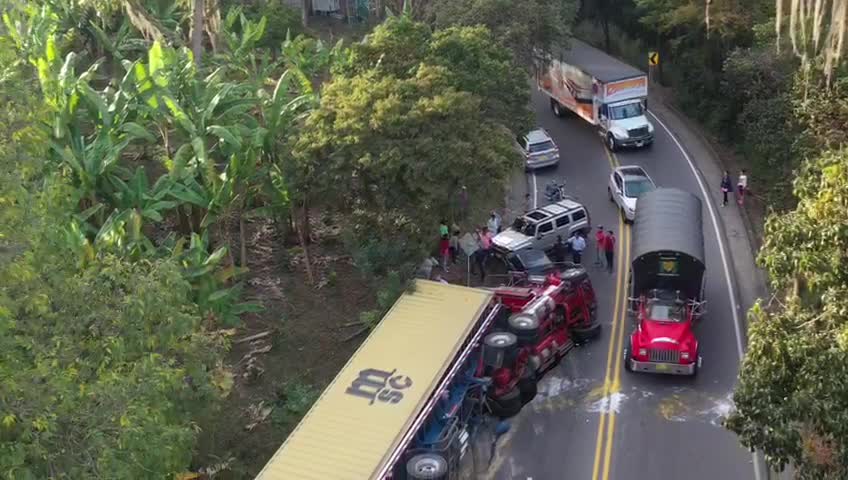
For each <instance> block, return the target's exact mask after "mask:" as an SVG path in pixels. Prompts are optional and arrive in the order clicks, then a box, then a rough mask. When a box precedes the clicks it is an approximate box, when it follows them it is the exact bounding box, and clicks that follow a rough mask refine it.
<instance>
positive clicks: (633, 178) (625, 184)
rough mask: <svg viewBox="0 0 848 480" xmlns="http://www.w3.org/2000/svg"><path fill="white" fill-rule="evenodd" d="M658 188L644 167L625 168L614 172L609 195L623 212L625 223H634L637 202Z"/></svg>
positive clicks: (619, 168)
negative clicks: (642, 196) (643, 195)
mask: <svg viewBox="0 0 848 480" xmlns="http://www.w3.org/2000/svg"><path fill="white" fill-rule="evenodd" d="M656 188H657V186H656V184H654V181H653V180H651V177H649V176H648V173H647V172H645V170H644V169H642V167H636V166H625V167H618V168H616V169H615V170H613V171H612V173H611V174H610V179H609V186H607V193H608V194H609V199H610V201H611V202H613V203H615V204H616V205H617V206H618V208H619V209H620V210H621V215H622V216H623V217H624V221H625V222H632V221H633V219H634V218H636V200H638V199H639V197H640V196H641V195H642V194H644V193H647V192H650V191H652V190H656Z"/></svg>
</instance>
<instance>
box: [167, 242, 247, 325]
mask: <svg viewBox="0 0 848 480" xmlns="http://www.w3.org/2000/svg"><path fill="white" fill-rule="evenodd" d="M226 255H227V247H220V248H218V249H216V250H215V251H213V252H212V253H209V234H208V231H204V232H203V233H202V234H196V233H193V234H192V235H191V239H190V240H189V243H188V246H186V241H185V237H182V238H180V239H179V240H178V241H177V242H176V244H175V245H174V247H173V248H172V249H171V257H172V258H174V259H175V260H176V261H177V262H179V264H180V265H181V266H182V268H183V274H184V276H185V278H186V279H188V281H189V282H190V283H191V285H192V288H193V291H194V295H195V301H196V303H197V305H198V306H199V307H200V309H201V311H202V312H204V313H205V314H206V315H211V316H213V317H214V318H215V320H217V321H218V322H220V323H222V324H223V325H224V326H230V327H231V326H235V325H237V324H238V321H239V315H241V314H243V313H249V312H259V311H262V309H263V308H262V305H261V304H259V303H257V302H239V301H238V300H239V298H240V297H241V293H242V289H243V284H242V283H241V282H237V283H235V284H233V285H230V283H232V282H233V281H234V280H235V279H237V278H238V277H239V276H241V275H242V274H243V273H244V272H245V269H242V268H238V267H235V266H234V265H229V266H223V259H224V258H225V257H226Z"/></svg>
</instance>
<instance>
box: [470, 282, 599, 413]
mask: <svg viewBox="0 0 848 480" xmlns="http://www.w3.org/2000/svg"><path fill="white" fill-rule="evenodd" d="M494 292H495V298H496V301H498V302H500V303H501V304H502V305H503V306H504V307H506V308H504V309H503V312H504V313H503V315H502V316H501V317H500V318H498V319H497V320H496V321H495V325H494V326H493V330H494V331H493V332H492V333H491V334H489V335H488V336H487V337H486V342H487V344H488V345H489V346H490V349H494V348H498V349H499V350H500V351H502V352H503V353H502V354H501V355H500V357H499V358H497V359H494V360H493V361H489V362H488V364H489V365H491V366H492V367H496V368H491V369H490V371H489V372H488V373H489V375H490V376H491V378H492V384H493V387H494V388H493V390H492V391H491V399H492V400H493V402H494V403H495V404H497V405H498V407H497V408H496V409H497V410H498V411H500V412H507V411H509V410H511V409H509V408H501V407H504V406H505V405H510V406H511V405H513V404H512V403H511V399H512V398H514V397H515V395H516V394H517V393H516V391H517V392H518V393H519V394H520V397H521V399H522V401H523V402H524V403H526V402H528V401H530V400H531V399H532V398H533V397H534V396H535V394H536V382H537V380H538V379H539V378H541V376H542V375H543V374H544V372H545V371H546V370H547V369H549V368H550V367H552V366H554V365H556V363H557V361H559V360H560V359H561V358H562V357H563V356H565V354H566V353H568V351H569V350H571V348H573V347H574V346H575V345H577V344H580V343H582V342H585V341H588V340H590V339H592V338H595V337H597V335H598V334H599V333H600V324H599V323H598V322H597V319H596V305H597V302H596V299H595V291H594V289H593V288H592V282H591V280H590V279H589V276H588V274H587V272H586V270H585V269H584V268H583V267H579V266H573V267H571V268H567V269H565V270H562V271H559V272H556V273H551V274H549V275H547V276H539V277H536V276H529V277H527V278H526V279H524V281H522V283H521V284H519V285H518V286H509V287H499V288H495V289H494ZM498 342H499V345H496V343H498ZM513 343H514V348H513V347H512V344H513ZM505 399H510V403H507V401H506V400H505Z"/></svg>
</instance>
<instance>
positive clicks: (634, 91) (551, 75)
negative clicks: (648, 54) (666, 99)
mask: <svg viewBox="0 0 848 480" xmlns="http://www.w3.org/2000/svg"><path fill="white" fill-rule="evenodd" d="M570 43H571V48H569V49H567V50H563V51H561V52H557V53H556V54H544V55H543V56H541V57H540V58H539V59H538V65H537V67H538V68H537V69H536V71H537V74H536V83H537V85H538V87H539V90H540V91H542V92H544V93H545V94H546V95H548V96H549V97H550V99H551V109H552V110H553V112H554V115H556V116H558V117H559V116H562V115H563V114H565V113H566V111H567V110H570V111H572V112H574V113H576V114H577V115H578V116H580V117H581V118H583V119H584V120H586V121H588V122H589V123H591V124H592V125H594V126H596V127H597V128H598V134H599V135H600V136H601V137H603V139H604V142H605V143H606V145H607V147H609V149H610V150H611V151H615V150H618V149H619V148H622V147H648V146H650V145H651V144H652V143H653V142H654V126H653V124H651V122H649V121H648V118H647V117H646V114H647V111H648V77H647V75H645V73H644V72H642V71H641V70H639V69H637V68H634V67H632V66H630V65H627V64H626V63H624V62H622V61H620V60H617V59H615V58H612V57H610V56H609V55H607V54H606V53H604V52H602V51H600V50H598V49H596V48H593V47H591V46H589V45H587V44H585V43H583V42H581V41H579V40H576V39H573V40H571V42H570Z"/></svg>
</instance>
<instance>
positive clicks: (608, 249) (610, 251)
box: [604, 230, 615, 274]
mask: <svg viewBox="0 0 848 480" xmlns="http://www.w3.org/2000/svg"><path fill="white" fill-rule="evenodd" d="M614 254H615V234H613V233H612V230H607V234H606V236H605V238H604V256H605V257H606V259H607V272H609V273H610V274H612V260H613V255H614Z"/></svg>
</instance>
